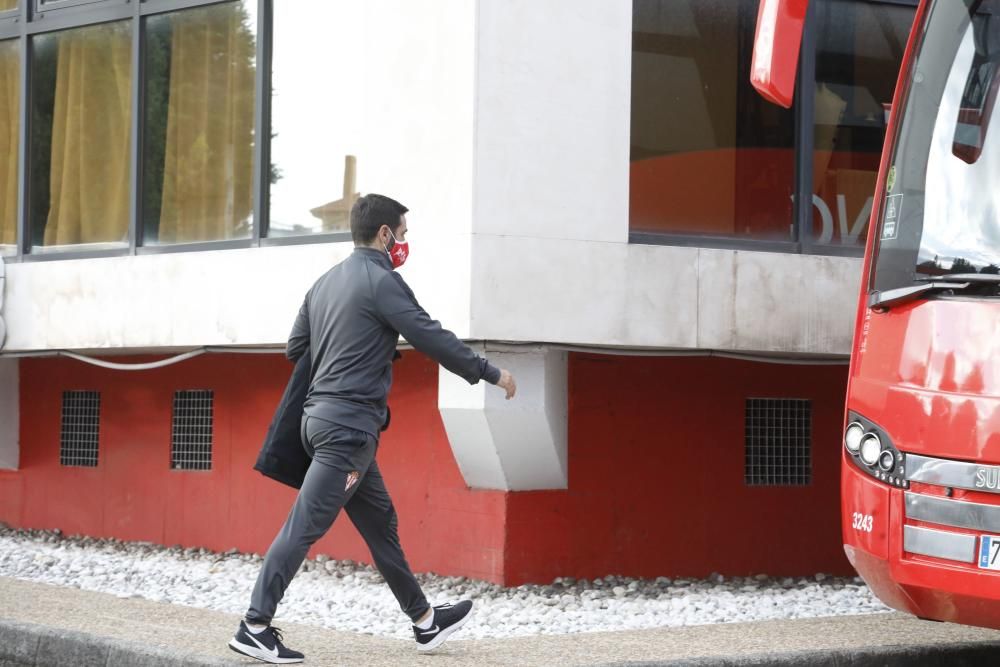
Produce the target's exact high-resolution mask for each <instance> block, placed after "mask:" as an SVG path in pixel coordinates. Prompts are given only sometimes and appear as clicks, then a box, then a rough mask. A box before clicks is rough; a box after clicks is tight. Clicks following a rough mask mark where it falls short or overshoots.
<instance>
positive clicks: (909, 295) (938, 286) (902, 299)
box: [868, 274, 978, 308]
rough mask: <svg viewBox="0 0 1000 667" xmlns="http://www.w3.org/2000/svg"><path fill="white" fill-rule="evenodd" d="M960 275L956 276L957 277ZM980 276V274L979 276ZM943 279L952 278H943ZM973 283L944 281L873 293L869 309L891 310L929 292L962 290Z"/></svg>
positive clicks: (869, 298) (869, 301)
mask: <svg viewBox="0 0 1000 667" xmlns="http://www.w3.org/2000/svg"><path fill="white" fill-rule="evenodd" d="M958 275H959V274H955V277H957V276H958ZM977 275H978V274H977ZM941 277H942V278H946V277H951V276H941ZM971 284H972V283H971V282H961V283H959V282H947V281H944V280H941V281H936V282H925V283H923V284H922V285H910V286H909V287H899V288H897V289H889V290H885V291H884V292H872V294H871V295H870V296H869V297H868V307H869V308H876V307H877V308H891V307H892V306H896V305H899V304H901V303H906V302H907V301H913V300H914V299H919V298H920V297H922V296H924V295H925V294H927V293H928V292H936V291H938V290H962V289H965V288H967V287H968V286H969V285H971Z"/></svg>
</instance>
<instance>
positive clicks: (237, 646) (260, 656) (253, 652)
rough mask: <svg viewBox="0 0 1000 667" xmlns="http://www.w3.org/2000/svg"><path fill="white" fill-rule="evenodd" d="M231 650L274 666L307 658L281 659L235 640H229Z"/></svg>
mask: <svg viewBox="0 0 1000 667" xmlns="http://www.w3.org/2000/svg"><path fill="white" fill-rule="evenodd" d="M229 648H231V649H233V650H234V651H236V652H237V653H242V654H243V655H248V656H250V657H251V658H256V659H257V660H260V661H262V662H269V663H271V664H272V665H285V664H288V663H292V662H302V661H303V660H305V658H279V657H278V656H276V655H273V654H271V653H268V652H267V651H263V650H261V649H260V648H258V647H256V646H248V645H247V644H242V643H240V642H238V641H236V639H235V638H233V639H230V640H229Z"/></svg>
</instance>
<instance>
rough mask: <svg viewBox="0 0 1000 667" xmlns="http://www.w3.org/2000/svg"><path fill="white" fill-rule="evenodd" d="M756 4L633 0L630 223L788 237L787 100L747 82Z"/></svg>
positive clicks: (790, 123) (647, 228)
mask: <svg viewBox="0 0 1000 667" xmlns="http://www.w3.org/2000/svg"><path fill="white" fill-rule="evenodd" d="M756 19H757V3H756V2H747V1H745V0H740V1H739V2H733V1H732V0H634V2H633V27H632V31H633V32H632V123H631V156H630V158H631V165H630V178H629V181H630V198H629V227H630V229H631V231H633V232H667V233H679V234H704V235H718V236H730V237H732V236H739V237H749V238H755V239H765V240H783V241H791V240H793V234H792V228H791V222H792V192H793V187H794V178H793V173H794V163H795V156H794V134H793V133H794V127H795V121H794V117H793V114H792V112H791V111H789V110H787V109H782V108H780V107H777V106H775V105H773V104H769V103H767V102H765V101H764V100H763V99H762V98H761V97H760V96H759V95H758V94H757V93H756V92H755V91H754V90H753V89H752V88H751V86H750V82H749V76H748V75H747V72H748V71H749V69H750V58H751V51H752V46H753V45H752V38H753V33H754V25H755V23H756Z"/></svg>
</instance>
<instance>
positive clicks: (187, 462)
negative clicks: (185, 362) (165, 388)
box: [170, 389, 215, 470]
mask: <svg viewBox="0 0 1000 667" xmlns="http://www.w3.org/2000/svg"><path fill="white" fill-rule="evenodd" d="M214 402H215V392H213V391H211V390H204V389H197V390H187V391H178V392H175V393H174V416H173V428H172V431H171V456H170V458H171V467H173V468H174V469H175V470H211V469H212V427H213V423H214V419H213V414H212V411H213V406H214Z"/></svg>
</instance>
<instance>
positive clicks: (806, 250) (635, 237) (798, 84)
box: [628, 0, 918, 257]
mask: <svg viewBox="0 0 1000 667" xmlns="http://www.w3.org/2000/svg"><path fill="white" fill-rule="evenodd" d="M818 1H819V0H813V1H812V2H810V3H809V8H808V10H807V12H806V22H805V26H804V28H803V32H802V46H801V48H800V50H799V66H798V72H797V75H796V80H795V102H794V105H793V107H792V109H793V112H794V117H795V130H794V137H795V145H794V149H793V150H794V151H795V156H794V164H795V167H794V169H795V172H794V176H793V183H792V192H793V203H792V221H791V224H792V240H790V241H768V240H764V239H755V238H751V237H740V236H722V235H710V234H704V235H702V234H691V233H671V232H634V231H632V230H631V228H630V229H629V235H628V242H629V243H636V244H643V245H665V246H681V247H699V248H718V249H730V250H756V251H760V252H785V253H793V254H803V255H828V256H840V257H862V256H864V254H865V247H864V244H858V245H850V246H847V245H840V244H832V243H819V242H817V241H816V240H815V239H814V238H813V237H812V225H813V203H812V196H811V195H812V191H813V173H812V169H811V168H810V169H803V168H802V166H803V165H806V164H808V165H811V164H812V154H813V147H814V140H813V125H814V118H815V108H814V100H813V97H812V95H811V94H803V92H804V91H808V92H810V93H811V92H812V90H813V89H814V88H815V85H816V47H817V40H818V36H817V30H816V20H817V18H816V3H817V2H818ZM857 1H858V2H864V3H866V4H873V5H877V4H887V5H897V6H904V7H912V8H914V9H915V8H916V6H917V4H918V0H857ZM633 6H634V5H633ZM804 192H805V193H809V194H810V196H809V197H803V196H801V193H804Z"/></svg>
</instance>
